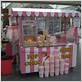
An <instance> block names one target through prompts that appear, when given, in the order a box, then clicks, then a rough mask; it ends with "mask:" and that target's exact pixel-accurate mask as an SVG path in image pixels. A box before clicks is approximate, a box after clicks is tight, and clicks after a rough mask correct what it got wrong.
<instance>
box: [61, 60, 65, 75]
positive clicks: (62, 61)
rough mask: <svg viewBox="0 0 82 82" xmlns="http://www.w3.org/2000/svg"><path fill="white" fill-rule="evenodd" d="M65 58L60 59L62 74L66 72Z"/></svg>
mask: <svg viewBox="0 0 82 82" xmlns="http://www.w3.org/2000/svg"><path fill="white" fill-rule="evenodd" d="M64 63H65V62H64V59H60V74H61V75H63V74H64V65H65V64H64Z"/></svg>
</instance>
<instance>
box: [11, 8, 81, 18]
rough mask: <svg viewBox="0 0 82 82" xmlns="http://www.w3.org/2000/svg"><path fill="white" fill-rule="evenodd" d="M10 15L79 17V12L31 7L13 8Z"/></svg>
mask: <svg viewBox="0 0 82 82" xmlns="http://www.w3.org/2000/svg"><path fill="white" fill-rule="evenodd" d="M12 16H44V17H46V16H52V17H54V16H57V17H61V16H65V17H69V16H71V17H75V16H76V17H80V13H79V12H77V11H66V10H64V11H63V10H62V11H61V10H56V9H32V8H13V9H12Z"/></svg>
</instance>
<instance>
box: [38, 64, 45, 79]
mask: <svg viewBox="0 0 82 82" xmlns="http://www.w3.org/2000/svg"><path fill="white" fill-rule="evenodd" d="M43 76H44V66H43V65H40V66H39V77H41V78H43Z"/></svg>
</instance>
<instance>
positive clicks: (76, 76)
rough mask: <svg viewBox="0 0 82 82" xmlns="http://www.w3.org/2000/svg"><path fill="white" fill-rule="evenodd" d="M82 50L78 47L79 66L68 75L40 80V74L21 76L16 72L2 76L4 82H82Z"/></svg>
mask: <svg viewBox="0 0 82 82" xmlns="http://www.w3.org/2000/svg"><path fill="white" fill-rule="evenodd" d="M80 52H81V50H80V48H79V47H78V56H77V66H76V67H75V68H74V69H73V71H72V72H70V73H69V74H67V75H59V76H54V77H48V78H39V76H38V73H32V74H26V75H21V74H20V72H16V70H14V72H13V74H12V75H7V76H1V80H2V81H26V80H27V81H80V80H81V53H80Z"/></svg>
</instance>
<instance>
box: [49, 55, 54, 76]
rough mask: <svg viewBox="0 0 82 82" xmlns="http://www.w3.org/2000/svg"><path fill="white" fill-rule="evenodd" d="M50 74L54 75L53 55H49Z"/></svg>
mask: <svg viewBox="0 0 82 82" xmlns="http://www.w3.org/2000/svg"><path fill="white" fill-rule="evenodd" d="M50 76H54V56H51V57H50Z"/></svg>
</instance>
